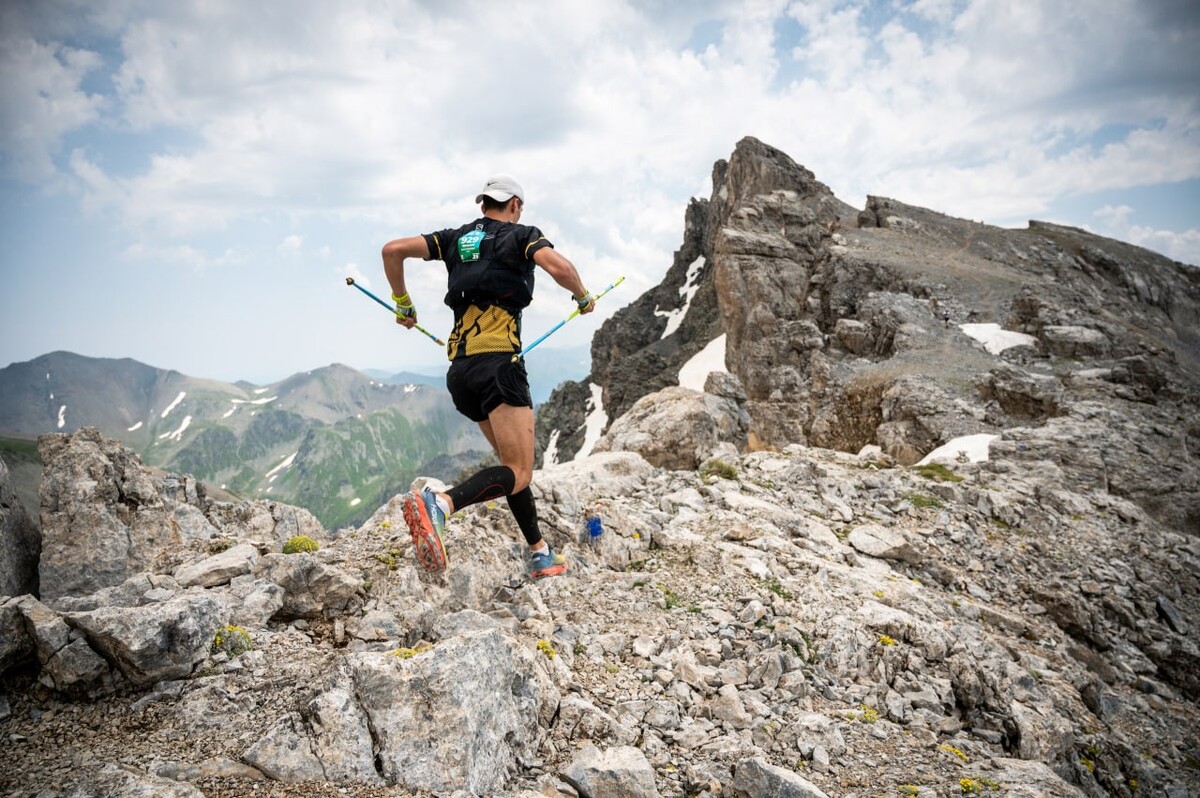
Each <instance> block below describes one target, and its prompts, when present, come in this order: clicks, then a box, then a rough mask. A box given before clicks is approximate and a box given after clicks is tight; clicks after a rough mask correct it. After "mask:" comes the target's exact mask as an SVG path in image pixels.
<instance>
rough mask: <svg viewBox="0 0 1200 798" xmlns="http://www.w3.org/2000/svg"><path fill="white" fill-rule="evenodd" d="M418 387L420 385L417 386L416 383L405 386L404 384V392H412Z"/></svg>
mask: <svg viewBox="0 0 1200 798" xmlns="http://www.w3.org/2000/svg"><path fill="white" fill-rule="evenodd" d="M417 387H418V386H416V385H405V386H404V392H405V393H412V392H413V391H415V390H417Z"/></svg>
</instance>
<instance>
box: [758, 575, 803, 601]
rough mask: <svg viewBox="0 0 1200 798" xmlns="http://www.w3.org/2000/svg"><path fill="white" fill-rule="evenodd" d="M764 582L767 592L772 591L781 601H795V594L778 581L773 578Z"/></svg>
mask: <svg viewBox="0 0 1200 798" xmlns="http://www.w3.org/2000/svg"><path fill="white" fill-rule="evenodd" d="M764 581H765V582H766V586H767V590H770V591H771V592H772V593H774V594H775V595H776V596H779V597H780V598H781V599H784V600H785V601H791V600H792V599H794V598H795V597H796V596H795V594H793V593H792V592H791V591H790V590H788V589H787V588H785V587H784V586H783V585H781V584H779V580H778V579H774V578H772V579H766V580H764Z"/></svg>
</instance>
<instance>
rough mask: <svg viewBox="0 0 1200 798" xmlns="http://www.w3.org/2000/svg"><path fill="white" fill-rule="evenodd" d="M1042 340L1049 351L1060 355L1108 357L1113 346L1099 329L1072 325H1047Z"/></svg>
mask: <svg viewBox="0 0 1200 798" xmlns="http://www.w3.org/2000/svg"><path fill="white" fill-rule="evenodd" d="M1041 341H1042V346H1044V347H1045V349H1046V351H1047V352H1049V353H1050V354H1052V355H1058V356H1059V357H1107V356H1108V353H1109V351H1110V350H1111V348H1112V347H1111V345H1110V344H1109V341H1108V338H1107V337H1106V336H1105V335H1104V333H1102V332H1100V331H1099V330H1093V329H1090V328H1087V327H1077V326H1071V325H1054V324H1050V325H1046V326H1045V327H1043V328H1042V331H1041Z"/></svg>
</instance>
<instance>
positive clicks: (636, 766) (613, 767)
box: [562, 745, 658, 798]
mask: <svg viewBox="0 0 1200 798" xmlns="http://www.w3.org/2000/svg"><path fill="white" fill-rule="evenodd" d="M562 776H563V778H564V779H565V780H566V781H567V782H568V783H569V784H570V785H571V786H572V787H574V788H575V789H576V790H578V791H579V796H580V798H658V788H657V787H656V786H655V784H654V770H653V769H652V768H651V767H650V762H649V761H647V759H646V755H645V754H643V753H642V752H641V751H640V750H638V749H637V748H632V747H630V746H620V747H617V748H608V749H605V750H600V749H599V748H597V747H596V746H594V745H588V746H585V747H584V748H583V749H582V750H581V751H580V752H579V753H578V754H576V755H575V758H574V759H573V760H571V764H570V765H568V766H567V769H566V770H565V771H563V774H562Z"/></svg>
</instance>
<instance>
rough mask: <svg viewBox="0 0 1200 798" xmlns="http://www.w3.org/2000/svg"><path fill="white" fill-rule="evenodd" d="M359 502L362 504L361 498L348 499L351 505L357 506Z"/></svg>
mask: <svg viewBox="0 0 1200 798" xmlns="http://www.w3.org/2000/svg"><path fill="white" fill-rule="evenodd" d="M360 504H362V499H351V500H350V506H351V507H357V506H358V505H360Z"/></svg>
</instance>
